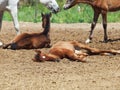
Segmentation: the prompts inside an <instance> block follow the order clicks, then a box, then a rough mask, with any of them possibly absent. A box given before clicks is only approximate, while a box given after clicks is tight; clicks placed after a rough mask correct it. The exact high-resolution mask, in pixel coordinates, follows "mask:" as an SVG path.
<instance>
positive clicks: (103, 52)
mask: <svg viewBox="0 0 120 90" xmlns="http://www.w3.org/2000/svg"><path fill="white" fill-rule="evenodd" d="M72 44H73V45H74V46H77V47H79V48H81V49H85V50H87V51H88V54H90V55H99V54H100V55H111V54H112V55H115V54H120V50H100V49H97V48H91V47H89V46H88V45H85V44H82V43H79V42H77V41H72Z"/></svg>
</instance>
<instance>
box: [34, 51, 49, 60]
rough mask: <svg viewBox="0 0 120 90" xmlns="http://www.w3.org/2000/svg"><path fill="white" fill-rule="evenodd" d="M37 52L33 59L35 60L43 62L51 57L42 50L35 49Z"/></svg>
mask: <svg viewBox="0 0 120 90" xmlns="http://www.w3.org/2000/svg"><path fill="white" fill-rule="evenodd" d="M35 52H36V55H35V57H34V58H33V59H32V60H33V61H35V62H43V61H47V60H49V57H47V55H46V54H44V53H42V52H41V51H40V50H35Z"/></svg>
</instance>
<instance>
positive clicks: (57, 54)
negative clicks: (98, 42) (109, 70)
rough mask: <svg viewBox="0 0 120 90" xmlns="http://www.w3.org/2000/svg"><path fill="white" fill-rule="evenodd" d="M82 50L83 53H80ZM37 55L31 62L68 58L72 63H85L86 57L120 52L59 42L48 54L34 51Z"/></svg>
mask: <svg viewBox="0 0 120 90" xmlns="http://www.w3.org/2000/svg"><path fill="white" fill-rule="evenodd" d="M82 49H84V52H83V51H82ZM35 52H36V53H37V54H36V55H35V57H34V59H33V61H36V62H41V61H59V59H62V58H68V59H70V60H73V61H81V62H85V57H86V56H88V55H110V54H113V55H114V54H120V50H99V49H97V48H91V47H89V46H87V45H84V44H81V43H79V42H77V41H69V42H66V41H60V42H58V43H56V44H55V45H53V46H52V47H51V49H50V51H49V53H48V54H45V53H42V52H41V51H40V50H35Z"/></svg>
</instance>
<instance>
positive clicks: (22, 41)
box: [3, 13, 51, 50]
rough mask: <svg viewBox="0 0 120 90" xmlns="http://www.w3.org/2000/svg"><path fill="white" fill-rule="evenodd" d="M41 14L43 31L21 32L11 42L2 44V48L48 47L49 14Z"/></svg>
mask: <svg viewBox="0 0 120 90" xmlns="http://www.w3.org/2000/svg"><path fill="white" fill-rule="evenodd" d="M41 15H42V27H43V28H44V31H43V32H40V33H31V34H28V33H22V34H20V35H18V36H16V37H15V38H14V39H13V41H12V43H8V44H6V45H4V46H3V48H4V49H6V48H10V49H13V50H15V49H37V48H43V47H50V38H49V31H50V17H51V13H49V14H41Z"/></svg>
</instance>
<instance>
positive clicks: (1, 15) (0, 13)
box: [0, 11, 4, 30]
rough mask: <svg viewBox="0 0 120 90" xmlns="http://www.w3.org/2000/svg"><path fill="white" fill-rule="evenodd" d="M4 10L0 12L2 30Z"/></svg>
mask: <svg viewBox="0 0 120 90" xmlns="http://www.w3.org/2000/svg"><path fill="white" fill-rule="evenodd" d="M3 13H4V12H3V11H1V12H0V30H1V27H2V18H3Z"/></svg>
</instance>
